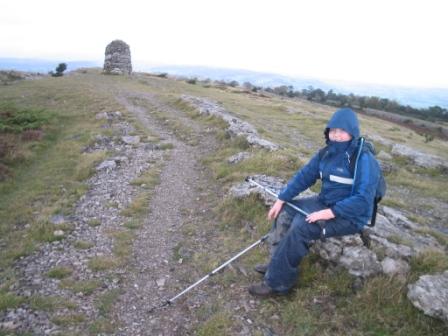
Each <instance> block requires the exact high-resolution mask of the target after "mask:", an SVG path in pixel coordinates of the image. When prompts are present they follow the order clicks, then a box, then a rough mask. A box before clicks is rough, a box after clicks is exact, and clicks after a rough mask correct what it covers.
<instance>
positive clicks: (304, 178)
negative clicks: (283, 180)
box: [278, 152, 320, 202]
mask: <svg viewBox="0 0 448 336" xmlns="http://www.w3.org/2000/svg"><path fill="white" fill-rule="evenodd" d="M319 162H320V158H319V152H317V153H316V154H315V155H314V156H313V157H312V158H311V160H310V161H309V162H308V163H307V164H306V165H305V166H303V167H302V169H300V170H299V171H298V172H297V173H296V174H295V175H294V176H293V177H292V178H291V179H290V180H289V182H288V185H287V186H286V188H285V189H283V190H282V192H280V194H279V195H278V198H279V199H280V200H282V201H286V202H289V201H291V200H292V199H293V198H294V197H296V196H297V195H298V194H299V193H301V192H302V191H304V190H306V189H307V188H309V187H311V186H312V185H313V184H314V183H315V182H316V180H317V179H318V178H319V176H320V175H319Z"/></svg>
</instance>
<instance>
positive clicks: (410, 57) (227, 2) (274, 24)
mask: <svg viewBox="0 0 448 336" xmlns="http://www.w3.org/2000/svg"><path fill="white" fill-rule="evenodd" d="M444 3H446V1H444V0H439V1H438V0H424V1H419V0H415V1H410V0H407V1H402V0H387V1H386V0H337V1H336V0H326V1H323V0H306V1H301V0H295V1H294V0H291V1H286V0H272V1H264V0H256V1H251V0H222V1H213V0H208V1H207V0H204V1H202V0H197V1H195V0H158V1H151V0H147V1H136V0H126V1H116V0H108V1H94V0H93V1H92V0H89V1H86V0H77V1H64V0H59V1H56V0H37V1H33V0H28V1H26V0H0V32H1V33H0V57H20V58H50V59H58V60H66V61H69V60H101V61H102V60H103V59H104V50H105V47H106V45H107V44H108V43H109V42H111V41H112V40H114V39H122V40H124V41H125V42H126V43H128V44H129V45H130V47H131V55H132V57H133V60H134V62H135V61H140V62H142V61H144V62H146V63H149V64H153V65H160V64H169V65H172V64H180V65H205V66H215V67H224V68H239V69H249V70H258V71H268V72H275V73H280V74H287V75H299V76H308V77H315V78H322V79H337V80H347V81H361V82H371V83H380V84H393V85H396V84H400V85H408V86H422V87H444V88H448V66H447V61H448V43H447V33H448V19H447V13H448V10H447V8H446V7H448V5H444Z"/></svg>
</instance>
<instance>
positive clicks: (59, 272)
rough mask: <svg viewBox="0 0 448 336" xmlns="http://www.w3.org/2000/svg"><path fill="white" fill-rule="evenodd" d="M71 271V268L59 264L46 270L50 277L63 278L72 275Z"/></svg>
mask: <svg viewBox="0 0 448 336" xmlns="http://www.w3.org/2000/svg"><path fill="white" fill-rule="evenodd" d="M72 273H73V270H72V269H71V268H69V267H64V266H60V267H54V268H52V269H51V270H50V271H48V273H47V275H48V277H50V278H54V279H63V278H66V277H68V276H70V275H72Z"/></svg>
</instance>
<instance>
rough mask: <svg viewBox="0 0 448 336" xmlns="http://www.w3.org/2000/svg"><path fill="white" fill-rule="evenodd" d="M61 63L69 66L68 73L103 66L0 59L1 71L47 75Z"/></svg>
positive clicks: (23, 59)
mask: <svg viewBox="0 0 448 336" xmlns="http://www.w3.org/2000/svg"><path fill="white" fill-rule="evenodd" d="M59 63H66V64H67V71H71V70H76V69H79V68H92V67H98V66H102V64H101V63H100V62H98V61H65V60H63V59H61V60H44V59H27V58H0V70H18V71H29V72H41V73H47V72H49V71H52V70H54V69H55V68H56V67H57V66H58V64H59Z"/></svg>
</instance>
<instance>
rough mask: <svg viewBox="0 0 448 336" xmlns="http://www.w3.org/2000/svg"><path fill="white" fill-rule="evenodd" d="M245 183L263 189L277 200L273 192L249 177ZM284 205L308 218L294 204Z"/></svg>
mask: <svg viewBox="0 0 448 336" xmlns="http://www.w3.org/2000/svg"><path fill="white" fill-rule="evenodd" d="M246 182H249V183H253V184H255V185H256V186H257V187H259V188H261V189H263V190H264V191H266V192H267V193H268V194H270V195H271V196H274V197H275V198H277V199H278V195H277V194H276V193H275V192H273V191H272V190H271V189H269V188H266V187H265V186H263V185H261V184H260V183H258V182H256V181H254V180H253V179H251V178H250V177H246ZM285 203H286V204H288V205H289V206H290V207H291V208H293V209H294V210H296V211H298V212H300V213H301V214H302V215H304V216H308V215H309V213H307V212H306V211H303V210H302V209H300V208H299V207H297V206H296V205H294V204H292V203H290V202H285Z"/></svg>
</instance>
